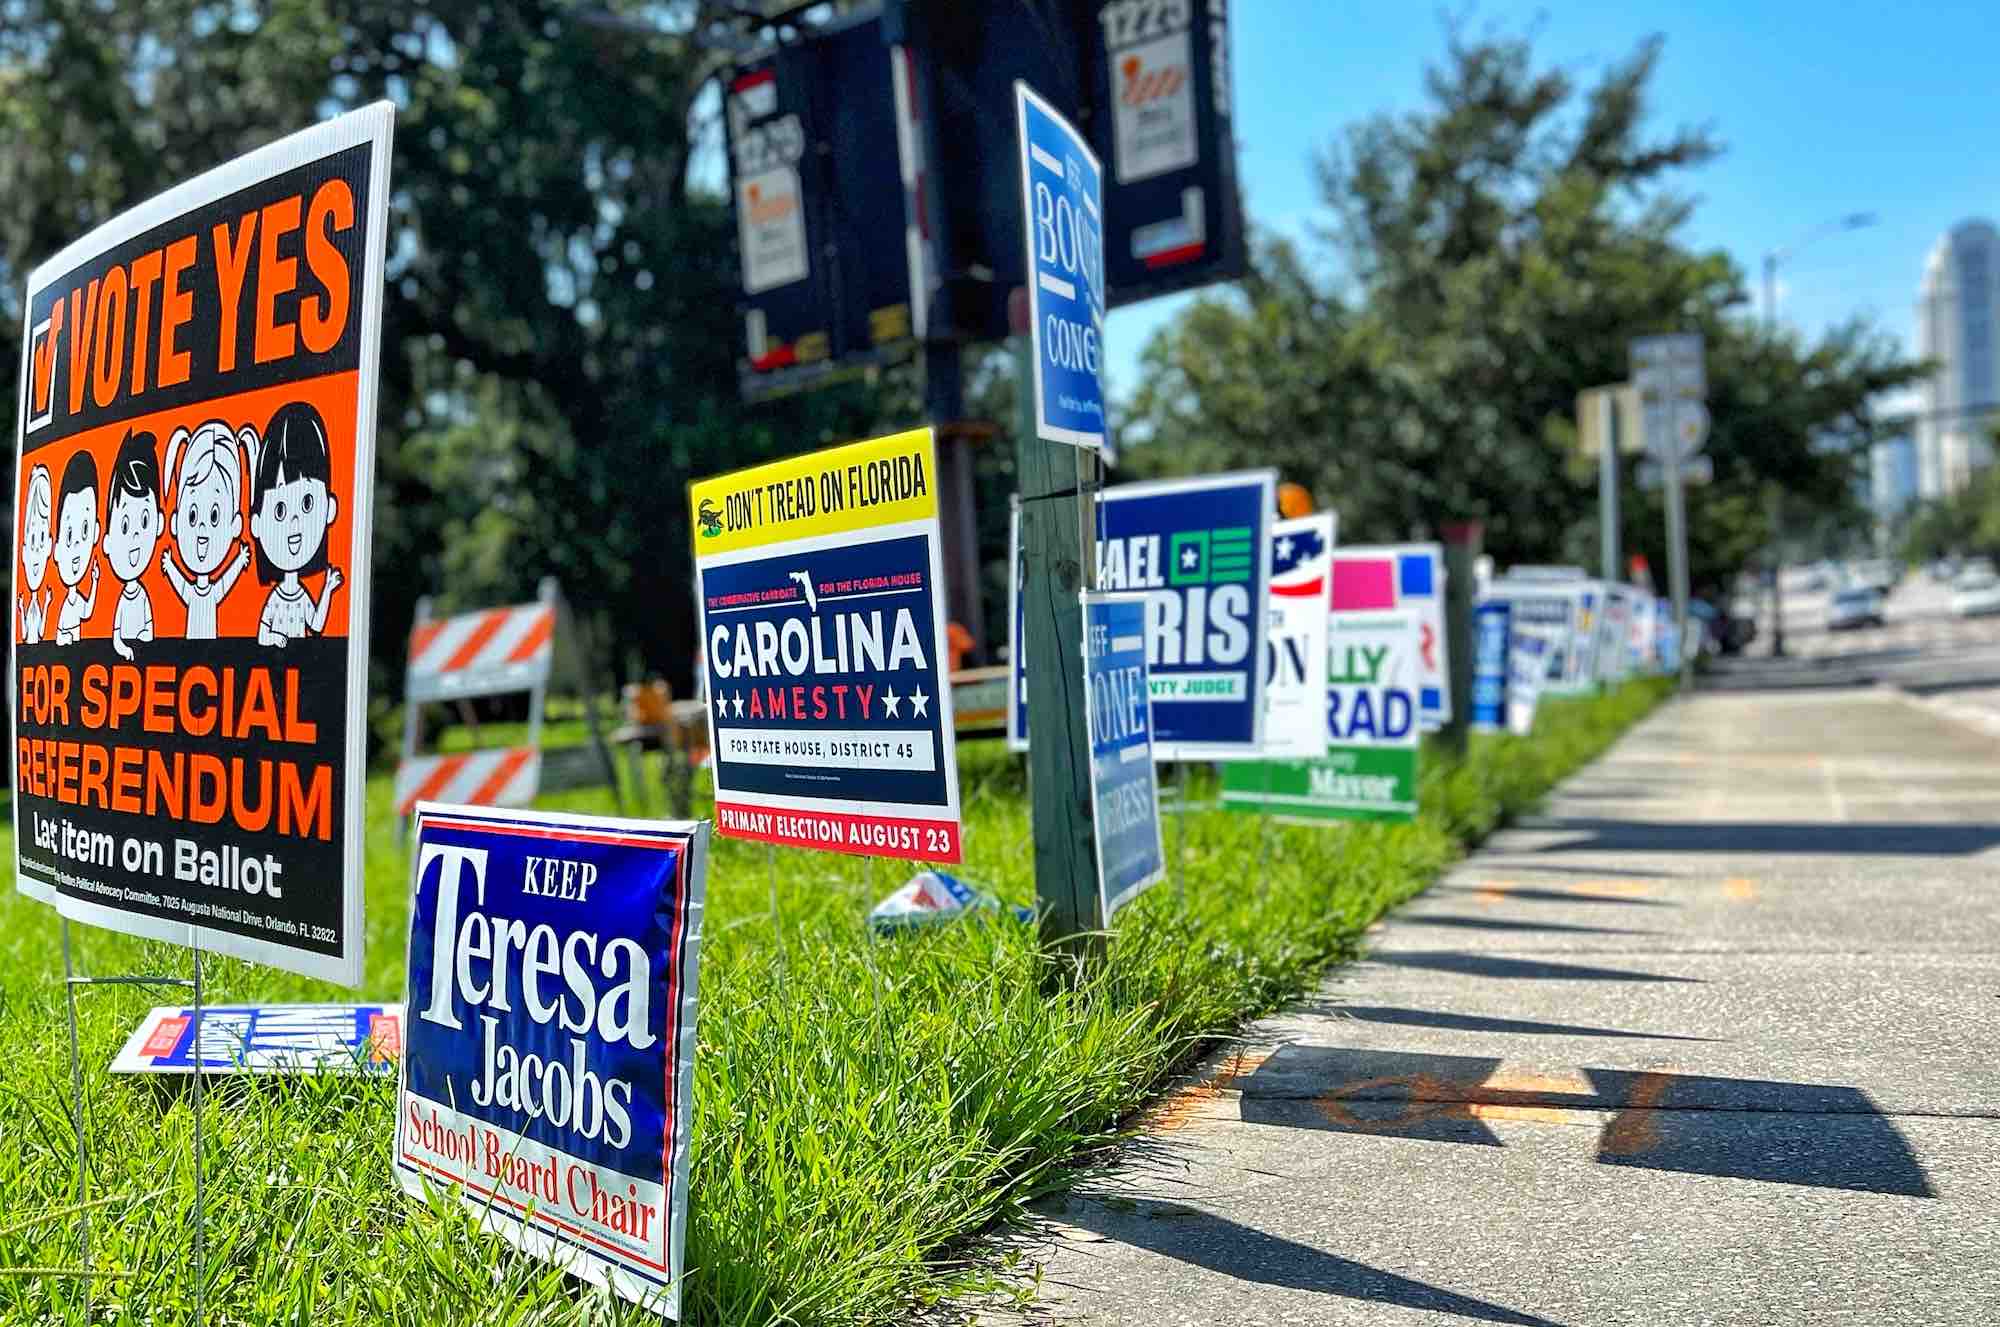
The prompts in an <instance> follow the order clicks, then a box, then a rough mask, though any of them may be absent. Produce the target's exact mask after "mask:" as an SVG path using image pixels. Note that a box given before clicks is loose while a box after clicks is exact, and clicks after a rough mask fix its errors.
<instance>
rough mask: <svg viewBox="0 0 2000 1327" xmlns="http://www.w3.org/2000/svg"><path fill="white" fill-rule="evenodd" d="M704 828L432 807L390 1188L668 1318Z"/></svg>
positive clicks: (677, 1273)
mask: <svg viewBox="0 0 2000 1327" xmlns="http://www.w3.org/2000/svg"><path fill="white" fill-rule="evenodd" d="M707 847H708V824H707V822H705V821H702V822H682V823H670V822H663V821H643V820H610V819H602V818H597V817H590V816H572V815H559V814H552V813H540V812H521V811H502V810H498V809H489V808H484V807H466V806H440V805H437V804H435V803H429V802H426V803H423V804H421V805H420V806H419V807H418V808H417V814H416V852H415V854H414V857H415V866H414V870H413V877H414V879H413V886H412V888H413V894H412V898H411V906H410V954H409V969H408V972H409V975H408V992H407V1003H408V1008H409V1019H408V1027H407V1029H406V1049H405V1053H404V1056H403V1078H402V1094H401V1098H400V1100H399V1102H398V1109H397V1119H396V1157H395V1164H396V1176H397V1179H398V1181H399V1182H400V1183H401V1184H402V1186H403V1188H404V1189H405V1190H406V1191H408V1192H409V1193H411V1194H412V1195H415V1196H418V1197H422V1196H424V1195H425V1193H426V1192H427V1190H428V1191H439V1190H457V1191H458V1193H459V1194H460V1196H461V1198H462V1200H463V1202H464V1203H465V1205H466V1206H467V1208H468V1209H470V1210H471V1211H473V1212H476V1213H478V1214H479V1215H480V1216H481V1217H482V1218H483V1219H484V1220H485V1222H486V1223H487V1224H488V1225H489V1226H490V1227H492V1228H493V1229H494V1230H496V1231H497V1232H498V1233H499V1234H500V1235H501V1236H503V1237H504V1238H506V1239H507V1240H508V1241H509V1242H511V1243H513V1244H515V1245H516V1246H517V1247H519V1248H521V1249H523V1250H525V1251H527V1252H529V1253H532V1254H535V1255H537V1256H539V1257H542V1258H546V1259H548V1260H549V1261H551V1262H553V1263H556V1264H557V1265H558V1266H561V1267H564V1268H566V1269H567V1270H569V1271H570V1272H572V1273H574V1274H576V1275H578V1276H581V1277H583V1278H584V1279H586V1280H589V1281H591V1282H593V1283H595V1284H598V1285H608V1286H609V1287H610V1288H611V1289H612V1290H613V1291H615V1292H617V1293H618V1294H620V1295H622V1296H624V1297H625V1298H627V1299H630V1300H633V1301H636V1302H639V1303H643V1304H646V1305H648V1306H650V1307H652V1308H655V1309H658V1310H659V1311H661V1312H664V1313H666V1314H668V1315H669V1316H673V1317H678V1316H679V1312H680V1285H681V1275H682V1268H683V1263H682V1249H683V1244H684V1240H685V1237H686V1230H687V1183H688V1179H687V1175H688V1136H689V1123H690V1120H689V1114H690V1110H691V1107H692V1102H693V1067H694V1045H695V1028H694V1015H695V971H696V956H697V952H698V948H699V945H700V940H701V915H702V892H703V882H704V879H705V863H706V858H707Z"/></svg>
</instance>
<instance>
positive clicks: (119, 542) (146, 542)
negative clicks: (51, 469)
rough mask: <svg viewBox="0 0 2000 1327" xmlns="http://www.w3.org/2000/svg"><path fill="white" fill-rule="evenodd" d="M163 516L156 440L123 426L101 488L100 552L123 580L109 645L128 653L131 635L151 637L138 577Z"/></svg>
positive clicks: (156, 542)
mask: <svg viewBox="0 0 2000 1327" xmlns="http://www.w3.org/2000/svg"><path fill="white" fill-rule="evenodd" d="M165 533H166V522H165V521H163V520H162V519H160V440H159V439H158V438H156V437H154V436H153V435H152V434H150V433H144V432H137V431H134V430H130V429H128V430H126V433H125V441H123V442H121V443H119V444H118V459H117V460H116V461H114V462H112V464H111V482H110V483H109V484H108V485H107V486H106V487H105V490H104V558H105V561H107V562H109V563H110V564H111V574H112V575H114V576H116V577H117V578H118V579H119V580H121V581H123V582H124V583H125V589H124V592H123V593H121V594H120V595H119V596H118V612H117V614H116V615H115V616H114V617H113V618H112V619H111V648H112V649H114V650H116V651H118V656H119V657H120V658H121V659H130V658H131V657H132V642H133V641H149V640H151V639H153V600H152V598H151V597H150V596H149V595H148V594H147V593H146V586H145V583H144V582H143V581H142V580H141V579H140V578H141V577H142V576H144V575H145V574H146V565H147V564H148V563H150V562H151V561H152V560H153V550H154V549H156V548H158V547H159V546H160V536H161V535H163V534H165Z"/></svg>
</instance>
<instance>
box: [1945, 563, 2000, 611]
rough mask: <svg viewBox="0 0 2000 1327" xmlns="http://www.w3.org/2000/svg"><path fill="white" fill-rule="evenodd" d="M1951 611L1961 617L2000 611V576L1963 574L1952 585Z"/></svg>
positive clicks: (1987, 573) (1988, 573) (1989, 573)
mask: <svg viewBox="0 0 2000 1327" xmlns="http://www.w3.org/2000/svg"><path fill="white" fill-rule="evenodd" d="M1951 611H1952V612H1954V613H1956V614H1958V616H1960V617H1985V616H1987V615H1988V614H1990V613H2000V576H1995V575H1993V574H1992V573H1991V572H1986V573H1982V574H1980V575H1976V576H1975V575H1969V574H1961V575H1960V576H1959V578H1958V580H1957V581H1955V582H1954V583H1953V584H1952V587H1951Z"/></svg>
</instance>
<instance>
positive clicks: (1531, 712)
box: [1507, 630, 1553, 737]
mask: <svg viewBox="0 0 2000 1327" xmlns="http://www.w3.org/2000/svg"><path fill="white" fill-rule="evenodd" d="M1549 640H1550V638H1549V635H1548V633H1546V632H1543V631H1535V630H1528V631H1517V632H1515V633H1514V636H1513V640H1512V642H1511V643H1510V645H1509V646H1508V650H1507V731H1509V732H1511V733H1513V734H1514V735H1515V736H1517V737H1526V736H1527V735H1528V734H1529V733H1531V732H1533V731H1534V728H1535V707H1536V706H1537V705H1539V704H1540V703H1541V699H1542V690H1543V688H1544V687H1546V686H1547V685H1548V679H1549V665H1550V664H1551V663H1552V662H1553V658H1552V656H1551V653H1550V649H1549Z"/></svg>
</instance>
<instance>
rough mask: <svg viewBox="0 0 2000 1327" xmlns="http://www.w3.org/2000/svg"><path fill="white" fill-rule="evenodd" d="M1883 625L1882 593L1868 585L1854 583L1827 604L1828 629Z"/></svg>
mask: <svg viewBox="0 0 2000 1327" xmlns="http://www.w3.org/2000/svg"><path fill="white" fill-rule="evenodd" d="M1881 625H1882V595H1881V593H1880V592H1879V591H1877V590H1873V589H1870V588H1869V587H1868V586H1866V585H1854V586H1850V587H1848V588H1847V589H1845V590H1841V591H1839V592H1837V593H1836V594H1835V595H1834V596H1833V602H1832V603H1831V604H1829V605H1828V606H1827V610H1826V629H1827V630H1828V631H1854V630H1856V629H1858V628H1861V627H1879V626H1881Z"/></svg>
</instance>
